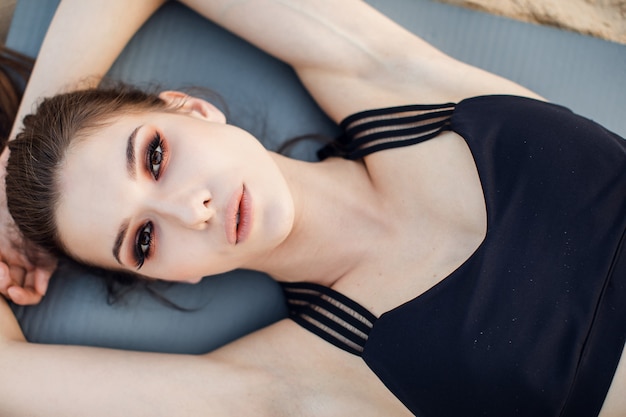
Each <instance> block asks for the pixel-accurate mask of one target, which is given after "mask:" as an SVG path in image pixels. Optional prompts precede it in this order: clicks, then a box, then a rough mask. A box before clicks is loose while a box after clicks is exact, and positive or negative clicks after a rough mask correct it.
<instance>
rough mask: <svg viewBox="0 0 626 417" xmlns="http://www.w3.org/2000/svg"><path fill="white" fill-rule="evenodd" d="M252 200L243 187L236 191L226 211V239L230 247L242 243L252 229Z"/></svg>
mask: <svg viewBox="0 0 626 417" xmlns="http://www.w3.org/2000/svg"><path fill="white" fill-rule="evenodd" d="M251 207H252V200H251V198H250V194H249V193H248V191H247V190H246V186H245V185H243V186H242V187H241V189H239V190H237V192H235V194H234V195H233V197H232V198H231V201H230V203H229V205H228V209H227V213H228V216H227V219H228V220H227V221H226V239H227V240H228V243H230V244H231V245H236V244H240V243H243V242H244V241H245V240H246V239H247V237H248V235H249V234H250V230H251V228H252V209H251Z"/></svg>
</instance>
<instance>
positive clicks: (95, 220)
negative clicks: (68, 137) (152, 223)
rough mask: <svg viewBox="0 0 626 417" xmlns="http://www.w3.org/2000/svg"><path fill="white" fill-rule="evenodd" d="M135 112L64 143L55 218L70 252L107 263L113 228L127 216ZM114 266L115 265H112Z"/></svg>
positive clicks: (135, 125) (105, 264)
mask: <svg viewBox="0 0 626 417" xmlns="http://www.w3.org/2000/svg"><path fill="white" fill-rule="evenodd" d="M137 123H138V120H137V118H136V117H127V116H124V117H121V118H117V119H115V120H114V121H112V122H111V123H107V124H106V125H104V126H102V127H101V128H98V129H95V130H94V131H93V132H90V133H88V134H86V135H84V137H81V138H80V139H78V140H75V141H74V142H73V143H72V144H71V146H70V147H69V148H68V150H67V153H66V155H65V158H64V160H63V162H62V163H61V165H60V166H59V171H58V184H59V193H60V198H59V201H58V206H57V209H56V210H55V213H56V222H57V227H58V231H59V235H60V238H61V241H62V242H63V244H64V245H65V247H66V248H67V249H68V250H69V252H70V253H71V254H72V255H75V256H76V257H78V258H80V259H85V260H89V261H90V262H95V263H98V264H100V265H102V266H107V265H109V264H110V262H111V260H112V256H111V255H110V254H111V248H112V246H113V241H114V240H115V235H116V233H117V230H118V228H119V226H120V224H121V222H122V221H123V219H124V218H125V214H124V208H125V207H126V204H125V202H124V200H123V196H124V192H123V190H124V189H125V188H127V187H129V186H130V185H131V184H130V177H129V176H128V173H127V169H126V146H127V143H128V139H129V135H130V134H131V133H132V132H133V131H134V130H135V129H136V128H137V126H138V124H137ZM112 265H113V266H115V265H114V264H112Z"/></svg>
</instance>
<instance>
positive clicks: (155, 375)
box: [0, 297, 271, 417]
mask: <svg viewBox="0 0 626 417" xmlns="http://www.w3.org/2000/svg"><path fill="white" fill-rule="evenodd" d="M263 378H264V374H263V373H262V372H256V371H253V372H250V371H249V370H243V369H241V367H237V366H235V365H229V364H228V363H227V362H226V361H223V362H217V361H216V360H214V359H213V358H211V357H209V356H189V355H172V354H154V353H143V352H129V351H117V350H111V349H100V348H92V347H79V346H53V345H38V344H31V343H27V342H26V341H25V340H24V337H23V335H22V332H21V331H20V329H19V326H18V324H17V321H16V320H15V318H14V316H13V314H12V313H11V310H10V309H9V307H8V306H7V304H6V302H5V301H4V299H2V297H0V415H2V416H11V417H84V416H89V417H100V416H102V417H129V416H132V417H141V416H150V417H159V416H163V417H165V416H168V417H170V416H189V417H193V416H207V415H210V416H214V417H218V416H223V415H249V413H251V412H252V410H255V406H257V407H263V403H261V404H257V403H255V401H256V400H261V401H263V400H262V399H261V398H260V397H259V396H254V393H253V392H252V391H253V389H255V390H258V389H259V387H262V386H271V384H270V381H268V380H264V379H263ZM244 381H247V383H244ZM242 399H245V401H242ZM237 407H240V408H241V409H238V408H237Z"/></svg>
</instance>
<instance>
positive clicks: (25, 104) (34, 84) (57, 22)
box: [11, 0, 166, 138]
mask: <svg viewBox="0 0 626 417" xmlns="http://www.w3.org/2000/svg"><path fill="white" fill-rule="evenodd" d="M165 1H166V0H133V1H125V0H89V1H84V0H62V1H61V3H60V4H59V7H58V9H57V11H56V13H55V15H54V18H53V19H52V22H51V24H50V27H49V28H48V32H47V33H46V37H45V39H44V41H43V44H42V46H41V49H40V52H39V55H38V56H37V61H36V63H35V67H34V68H33V72H32V74H31V77H30V81H29V82H28V86H27V88H26V91H25V92H24V97H23V99H22V103H21V105H20V110H19V112H18V115H17V118H16V123H15V124H14V126H13V130H12V133H11V138H14V137H15V134H16V133H17V131H18V129H19V128H20V127H21V121H22V119H23V117H24V116H25V115H26V114H28V113H30V112H31V111H32V110H33V107H34V105H35V104H36V103H37V100H39V99H40V98H41V97H45V96H50V95H54V94H56V93H58V92H59V91H61V90H64V89H68V88H74V87H75V86H76V85H77V84H78V83H80V82H82V81H85V78H86V77H92V79H91V82H93V84H94V85H96V84H97V82H98V81H99V80H100V78H102V76H103V75H104V74H105V73H106V72H107V71H108V69H109V68H110V67H111V65H112V64H113V62H114V61H115V59H116V58H117V56H118V55H119V54H120V52H121V51H122V49H123V48H124V46H125V45H126V44H127V43H128V41H129V40H130V38H131V37H132V36H133V35H134V34H135V32H137V30H138V29H139V28H140V27H141V25H142V24H143V23H144V22H145V21H146V20H147V19H148V18H149V17H150V15H152V14H153V13H154V12H155V11H156V10H157V9H158V8H159V6H161V5H162V4H163V3H164V2H165Z"/></svg>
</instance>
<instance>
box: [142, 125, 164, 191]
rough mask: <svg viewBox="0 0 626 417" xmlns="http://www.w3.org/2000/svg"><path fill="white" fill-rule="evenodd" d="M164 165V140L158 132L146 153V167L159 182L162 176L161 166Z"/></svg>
mask: <svg viewBox="0 0 626 417" xmlns="http://www.w3.org/2000/svg"><path fill="white" fill-rule="evenodd" d="M162 163H163V140H162V139H161V135H160V134H159V133H158V132H157V133H156V134H155V135H154V138H153V139H152V141H151V142H150V145H149V146H148V152H147V153H146V165H147V168H148V171H150V174H151V175H152V177H153V178H154V179H155V180H157V179H159V177H160V176H161V164H162Z"/></svg>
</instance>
